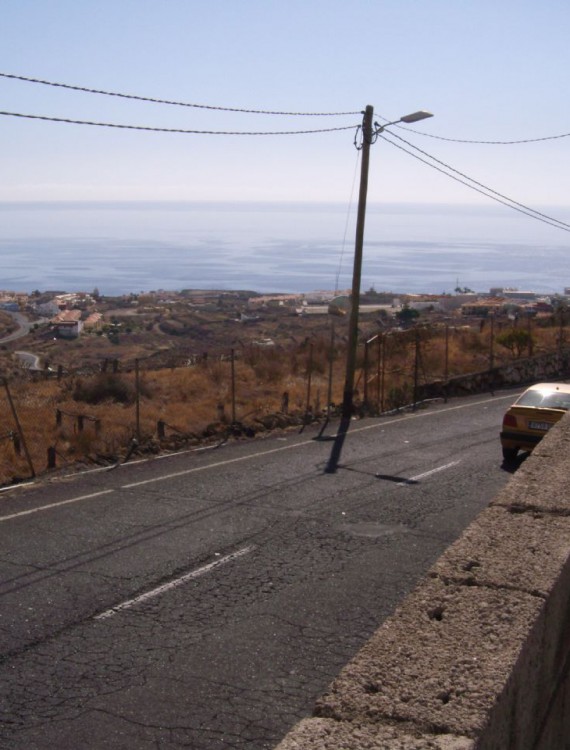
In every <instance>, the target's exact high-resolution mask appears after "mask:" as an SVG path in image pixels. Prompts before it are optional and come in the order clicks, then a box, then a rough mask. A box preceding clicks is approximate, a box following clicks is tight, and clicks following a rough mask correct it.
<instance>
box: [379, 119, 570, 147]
mask: <svg viewBox="0 0 570 750" xmlns="http://www.w3.org/2000/svg"><path fill="white" fill-rule="evenodd" d="M377 116H378V117H380V119H381V120H386V122H389V120H388V118H386V117H382V116H381V115H377ZM394 124H395V125H396V127H398V128H402V130H406V131H407V132H408V133H415V134H416V135H423V136H425V137H426V138H435V139H436V140H438V141H447V142H448V143H473V144H478V145H483V146H513V145H516V144H519V143H539V142H540V141H554V140H556V139H558V138H570V133H560V134H558V135H546V136H542V137H540V138H521V139H520V140H516V141H483V140H475V139H467V138H446V137H445V136H443V135H434V133H426V132H424V131H423V130H415V129H414V128H406V127H404V126H403V125H398V124H397V123H394Z"/></svg>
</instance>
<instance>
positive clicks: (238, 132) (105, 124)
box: [0, 112, 357, 135]
mask: <svg viewBox="0 0 570 750" xmlns="http://www.w3.org/2000/svg"><path fill="white" fill-rule="evenodd" d="M0 115H3V116H5V117H22V118H25V119H28V120H44V121H47V122H63V123H66V124H68V125H90V126H92V127H98V128H119V129H121V130H144V131H149V132H153V133H184V134H193V135H306V134H308V133H332V132H334V131H338V130H354V128H356V127H357V126H356V125H345V126H343V127H337V128H319V129H315V130H274V131H265V130H262V131H243V130H233V131H232V130H187V129H184V128H156V127H150V126H147V125H120V124H118V123H112V122H93V121H91V120H72V119H68V118H65V117H48V116H47V115H29V114H22V113H21V112H0Z"/></svg>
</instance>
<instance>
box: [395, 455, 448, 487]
mask: <svg viewBox="0 0 570 750" xmlns="http://www.w3.org/2000/svg"><path fill="white" fill-rule="evenodd" d="M459 463H461V462H460V461H451V462H450V463H448V464H444V465H443V466H437V467H436V468H435V469H430V470H429V471H424V472H423V474H416V476H415V477H410V478H409V479H404V481H403V482H399V484H400V486H405V485H407V484H411V483H412V482H419V481H420V479H425V478H426V477H429V476H431V475H432V474H437V473H438V472H439V471H445V470H446V469H451V467H452V466H457V464H459Z"/></svg>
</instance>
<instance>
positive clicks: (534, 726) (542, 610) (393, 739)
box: [278, 414, 570, 750]
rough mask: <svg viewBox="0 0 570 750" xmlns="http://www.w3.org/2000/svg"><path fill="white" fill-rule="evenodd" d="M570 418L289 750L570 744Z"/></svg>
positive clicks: (300, 728)
mask: <svg viewBox="0 0 570 750" xmlns="http://www.w3.org/2000/svg"><path fill="white" fill-rule="evenodd" d="M569 469H570V414H568V415H567V416H566V417H565V418H564V419H563V420H562V421H561V422H560V423H559V424H558V425H557V426H556V427H555V428H554V429H553V430H552V431H551V432H550V433H549V434H548V436H547V437H546V438H545V439H544V440H543V441H542V442H541V443H540V444H539V446H538V447H537V448H536V449H535V451H534V453H533V454H532V456H531V457H530V458H528V459H527V460H526V461H524V463H523V464H522V465H521V466H520V468H519V469H518V470H517V471H516V473H515V474H514V475H513V477H512V479H511V480H510V482H509V484H508V485H507V486H506V488H505V489H504V490H503V491H502V492H501V493H500V494H499V495H498V497H497V498H496V499H495V500H494V501H493V502H492V503H491V504H490V505H489V507H488V508H487V509H486V510H485V511H484V512H483V513H481V515H480V516H479V517H478V518H477V519H476V520H475V521H474V522H473V523H472V524H471V525H470V526H469V527H468V528H467V529H466V531H465V532H464V534H463V535H462V536H461V537H460V538H459V539H458V540H457V542H456V543H455V544H453V545H452V546H451V547H450V548H449V549H448V550H447V551H446V552H445V554H444V555H443V556H442V557H441V558H440V559H439V560H438V561H437V563H436V564H435V565H434V566H433V568H432V569H431V570H430V571H429V573H428V575H427V576H426V577H425V579H423V580H422V581H421V582H420V583H419V585H418V586H417V588H416V589H415V591H414V592H413V593H412V594H411V595H410V596H409V597H408V598H407V599H406V600H405V601H404V602H403V603H402V604H401V605H400V606H399V607H398V609H397V610H396V611H395V613H394V614H393V615H392V616H391V617H390V618H389V619H388V620H386V622H385V623H384V624H383V625H382V626H381V627H380V628H379V630H378V631H377V632H376V633H375V634H374V636H373V637H372V638H371V639H370V641H369V642H368V643H367V644H366V645H365V646H364V647H363V648H362V650H361V651H360V652H359V653H358V654H357V655H356V656H355V657H354V658H353V660H352V661H351V662H350V663H349V664H348V665H347V666H346V667H345V668H344V669H343V670H342V672H341V673H340V675H339V676H338V678H337V679H335V680H334V682H333V683H332V685H331V686H330V688H329V690H328V692H327V693H326V695H324V696H323V697H322V698H320V699H319V700H318V702H317V705H316V707H315V711H314V715H313V717H312V718H308V719H306V720H304V721H302V722H301V723H300V724H298V725H297V726H296V727H295V728H294V729H293V730H292V731H291V732H290V734H289V735H288V736H287V737H286V738H285V739H284V740H283V741H282V742H281V743H280V744H279V746H278V750H380V749H382V750H407V749H409V748H414V749H417V750H423V749H424V748H425V749H426V750H427V748H430V749H432V750H475V749H477V750H487V749H490V748H496V749H497V750H523V749H526V748H529V749H530V748H533V749H534V750H558V749H560V750H563V749H564V748H570V710H568V709H570V684H569V683H568V680H567V676H568V665H569V652H570V478H569Z"/></svg>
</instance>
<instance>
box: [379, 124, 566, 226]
mask: <svg viewBox="0 0 570 750" xmlns="http://www.w3.org/2000/svg"><path fill="white" fill-rule="evenodd" d="M390 135H393V136H394V138H397V139H398V140H399V141H402V142H403V143H405V144H406V145H407V146H410V148H413V149H415V150H416V151H418V152H419V153H420V154H423V155H424V156H427V157H428V159H431V160H432V161H435V162H436V163H437V164H441V166H442V167H445V168H446V169H450V170H451V171H452V172H455V174H458V175H459V176H460V177H464V178H465V179H466V180H469V182H472V183H473V184H474V185H478V186H479V187H480V188H483V189H484V190H487V191H489V192H490V193H493V194H494V195H496V196H498V197H499V198H503V199H504V200H507V201H509V202H510V203H514V204H515V205H517V206H520V207H521V208H524V209H525V210H526V211H532V212H533V213H535V214H537V215H538V216H542V218H543V219H548V221H554V222H556V223H557V224H563V225H564V226H565V227H567V228H568V229H570V224H567V223H566V222H564V221H559V220H558V219H554V218H552V216H548V215H547V214H543V213H541V212H540V211H536V210H535V209H534V208H529V207H528V206H525V205H524V203H519V202H518V201H515V200H513V199H512V198H509V197H508V196H506V195H503V194H502V193H499V192H497V191H496V190H493V188H490V187H488V186H487V185H484V184H483V183H482V182H478V181H477V180H474V179H473V178H472V177H469V176H468V175H466V174H464V173H463V172H460V171H459V170H458V169H455V168H454V167H452V166H450V165H449V164H446V163H445V162H443V161H441V159H437V158H436V157H435V156H432V155H431V154H428V153H427V151H423V150H422V149H421V148H418V146H414V144H413V143H410V142H409V141H406V140H405V138H402V137H401V136H399V135H396V133H390Z"/></svg>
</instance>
